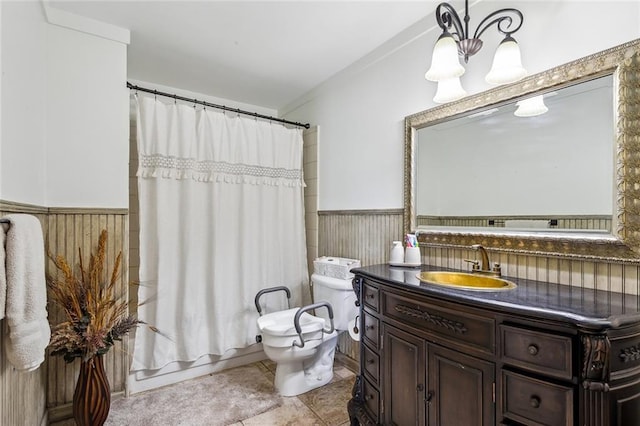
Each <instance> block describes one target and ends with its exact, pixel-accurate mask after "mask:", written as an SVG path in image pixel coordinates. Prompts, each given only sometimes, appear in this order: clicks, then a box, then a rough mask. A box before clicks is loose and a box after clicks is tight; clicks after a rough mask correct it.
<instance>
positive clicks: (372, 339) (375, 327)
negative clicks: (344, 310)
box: [362, 311, 380, 350]
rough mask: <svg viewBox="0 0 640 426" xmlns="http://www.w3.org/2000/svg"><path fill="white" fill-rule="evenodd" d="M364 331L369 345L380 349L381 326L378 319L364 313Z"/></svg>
mask: <svg viewBox="0 0 640 426" xmlns="http://www.w3.org/2000/svg"><path fill="white" fill-rule="evenodd" d="M362 330H363V331H364V338H365V340H366V341H367V343H369V345H370V346H371V347H372V348H374V349H376V350H377V349H378V337H379V335H380V325H379V322H378V318H376V317H374V316H373V315H370V314H368V313H367V311H362Z"/></svg>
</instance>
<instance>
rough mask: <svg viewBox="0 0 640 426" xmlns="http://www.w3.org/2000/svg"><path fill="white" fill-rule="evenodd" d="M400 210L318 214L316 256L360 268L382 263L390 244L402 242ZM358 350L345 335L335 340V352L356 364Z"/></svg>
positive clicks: (322, 212)
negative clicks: (357, 262)
mask: <svg viewBox="0 0 640 426" xmlns="http://www.w3.org/2000/svg"><path fill="white" fill-rule="evenodd" d="M402 215H403V210H402V209H394V210H348V211H344V210H341V211H321V212H318V219H319V223H318V229H319V233H318V255H319V256H336V257H346V258H350V259H358V260H360V263H361V264H362V266H367V265H374V264H376V263H385V262H387V261H388V259H389V253H390V252H391V243H392V242H393V241H402V240H403V235H402ZM359 348H360V346H359V344H358V342H354V341H353V340H352V339H351V337H350V336H349V334H348V333H341V334H340V337H339V338H338V350H339V352H341V353H342V354H344V355H346V356H347V357H349V358H351V359H354V360H359V359H360V349H359Z"/></svg>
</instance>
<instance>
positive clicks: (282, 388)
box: [256, 274, 357, 396]
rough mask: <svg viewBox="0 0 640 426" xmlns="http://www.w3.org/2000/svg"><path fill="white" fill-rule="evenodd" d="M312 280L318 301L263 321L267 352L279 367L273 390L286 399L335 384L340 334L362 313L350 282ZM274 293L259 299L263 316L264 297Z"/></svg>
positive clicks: (260, 326) (316, 277) (261, 328)
mask: <svg viewBox="0 0 640 426" xmlns="http://www.w3.org/2000/svg"><path fill="white" fill-rule="evenodd" d="M311 281H312V283H313V287H314V299H315V301H316V303H314V304H313V305H308V306H304V307H301V308H292V309H287V310H283V311H277V312H272V313H269V314H265V315H262V316H260V317H259V318H258V330H259V332H260V335H261V339H262V344H263V349H264V352H265V354H266V355H267V357H268V358H269V359H271V360H272V361H274V362H275V363H276V377H275V381H274V387H275V388H276V390H277V391H278V393H279V394H280V395H282V396H295V395H300V394H302V393H305V392H308V391H310V390H312V389H315V388H318V387H320V386H323V385H325V384H327V383H329V382H330V381H331V379H332V378H333V359H334V355H335V350H336V345H337V343H338V335H339V333H340V332H342V331H344V330H346V329H347V327H348V323H349V321H350V320H351V319H353V318H354V317H355V316H356V315H357V308H356V306H355V301H356V297H355V293H354V292H353V289H352V287H351V280H350V279H337V278H332V277H326V276H322V275H317V274H313V275H312V277H311ZM275 289H276V291H277V290H282V289H286V288H283V287H275ZM271 290H272V289H266V290H262V291H261V292H260V293H258V295H256V308H258V312H259V313H261V309H260V306H259V303H258V299H259V296H260V295H261V294H264V293H265V292H269V291H271ZM285 291H287V296H290V293H289V292H288V289H286V290H285ZM311 311H315V315H311V313H309V312H311Z"/></svg>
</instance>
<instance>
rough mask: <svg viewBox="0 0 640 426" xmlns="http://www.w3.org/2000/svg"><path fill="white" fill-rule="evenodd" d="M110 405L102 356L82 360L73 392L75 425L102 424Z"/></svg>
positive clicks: (94, 425)
mask: <svg viewBox="0 0 640 426" xmlns="http://www.w3.org/2000/svg"><path fill="white" fill-rule="evenodd" d="M110 406H111V390H110V388H109V381H108V380H107V376H106V374H105V372H104V362H103V360H102V356H101V355H98V356H95V357H93V358H91V359H90V360H88V361H83V362H82V364H81V365H80V374H79V375H78V382H77V383H76V389H75V391H74V392H73V418H74V419H75V421H76V425H77V426H101V425H103V424H104V422H105V421H106V420H107V416H108V415H109V407H110Z"/></svg>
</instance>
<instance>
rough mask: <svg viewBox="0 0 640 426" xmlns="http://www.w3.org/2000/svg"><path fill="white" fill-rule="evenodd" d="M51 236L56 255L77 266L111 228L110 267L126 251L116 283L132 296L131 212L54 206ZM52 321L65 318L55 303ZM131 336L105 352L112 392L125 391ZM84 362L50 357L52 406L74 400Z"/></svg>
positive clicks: (50, 217) (49, 268)
mask: <svg viewBox="0 0 640 426" xmlns="http://www.w3.org/2000/svg"><path fill="white" fill-rule="evenodd" d="M48 224H49V225H48V229H49V232H48V236H47V239H46V245H47V247H48V250H49V252H50V253H51V254H53V255H62V256H64V257H65V258H66V259H67V260H68V261H69V262H72V264H73V265H74V266H76V265H77V263H78V253H79V250H80V251H81V252H82V258H83V262H84V263H85V264H87V263H88V259H89V256H90V255H91V253H93V252H94V251H95V250H96V247H97V244H98V238H99V236H100V233H101V232H102V230H103V229H106V230H107V235H108V238H107V256H106V266H107V270H108V271H109V273H110V271H112V270H113V269H112V268H113V265H114V262H115V260H116V257H117V255H118V253H119V252H122V263H121V265H120V278H119V279H118V282H117V286H116V294H120V295H122V296H123V297H125V298H126V297H128V294H129V279H128V261H127V259H128V244H129V237H128V232H129V230H128V213H127V212H126V211H120V210H99V211H96V210H84V211H81V210H77V211H76V212H74V210H73V209H64V211H62V210H60V211H57V209H50V212H49V215H48ZM47 271H48V272H50V273H55V266H54V265H53V263H52V262H51V261H48V264H47ZM49 318H50V322H51V323H52V324H56V323H58V322H61V321H63V320H64V317H63V314H62V312H60V311H59V310H58V309H56V308H55V307H50V308H49ZM127 341H128V339H123V342H117V343H116V344H115V345H114V346H113V347H112V348H111V350H109V352H108V353H107V354H106V355H105V356H104V364H105V370H106V372H107V378H108V380H109V384H110V386H111V392H112V393H116V392H122V391H124V389H125V384H126V378H127V374H128V370H129V368H128V363H129V356H128V343H127ZM79 368H80V363H79V362H78V361H74V362H73V363H71V364H67V363H65V362H64V360H63V359H62V358H61V357H50V358H49V374H48V389H47V402H48V405H49V407H60V406H64V405H67V404H70V403H71V402H72V400H73V391H74V389H75V384H76V380H77V377H78V371H79Z"/></svg>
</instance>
